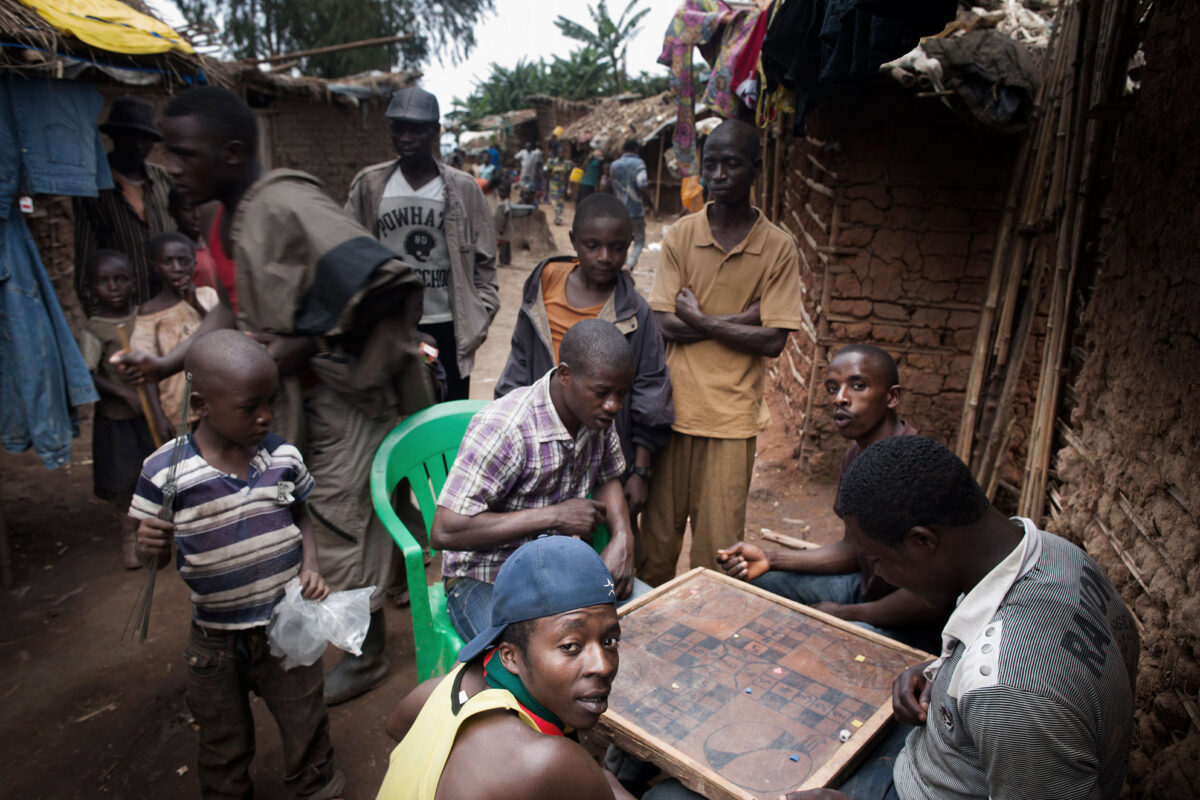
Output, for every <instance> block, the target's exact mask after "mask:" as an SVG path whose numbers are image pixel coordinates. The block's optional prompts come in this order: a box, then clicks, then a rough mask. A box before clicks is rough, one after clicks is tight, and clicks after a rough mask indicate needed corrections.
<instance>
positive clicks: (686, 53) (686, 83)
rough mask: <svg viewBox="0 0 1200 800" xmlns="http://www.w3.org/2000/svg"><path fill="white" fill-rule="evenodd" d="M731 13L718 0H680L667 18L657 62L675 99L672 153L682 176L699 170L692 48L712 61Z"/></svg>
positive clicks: (696, 172) (714, 58) (693, 173)
mask: <svg viewBox="0 0 1200 800" xmlns="http://www.w3.org/2000/svg"><path fill="white" fill-rule="evenodd" d="M732 16H733V11H732V10H731V9H730V8H729V6H727V5H725V4H724V3H722V2H719V0H684V3H683V5H682V6H681V7H680V9H679V10H678V11H677V12H675V16H674V17H672V18H671V24H670V25H668V26H667V33H666V35H665V36H664V37H663V49H662V53H661V54H660V55H659V57H658V63H660V64H664V65H666V66H668V67H670V69H671V78H670V81H669V85H670V88H671V92H672V93H673V94H674V95H675V97H676V98H677V100H678V102H679V118H678V120H677V121H676V123H675V136H674V138H673V143H674V146H675V156H676V158H678V159H679V173H680V175H681V176H683V177H687V176H689V175H696V174H698V173H699V171H700V170H699V166H698V164H697V159H696V86H695V82H694V81H693V78H692V52H693V51H694V50H695V48H697V47H699V48H700V54H701V55H702V56H704V58H705V59H706V60H707V61H708V62H709V63H710V64H711V63H713V62H714V61H716V54H717V49H718V46H719V44H720V38H719V34H720V30H721V25H722V24H724V22H725V21H726V20H728V19H730V18H731V17H732Z"/></svg>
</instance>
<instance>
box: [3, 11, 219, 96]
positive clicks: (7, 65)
mask: <svg viewBox="0 0 1200 800" xmlns="http://www.w3.org/2000/svg"><path fill="white" fill-rule="evenodd" d="M123 4H124V5H126V6H128V7H129V8H131V9H132V10H134V11H136V12H138V13H140V14H145V15H146V16H148V17H151V18H152V19H154V20H157V21H158V22H162V20H159V19H158V17H156V16H155V15H154V13H153V12H151V10H150V9H149V8H148V7H147V6H146V4H145V3H143V2H142V0H123ZM0 42H3V43H4V44H5V45H7V46H5V47H0V70H4V71H10V72H17V71H19V72H32V73H40V74H50V75H52V76H54V77H74V75H76V74H79V73H80V72H82V71H84V70H86V69H96V70H99V71H100V72H102V73H104V74H106V75H108V77H110V78H112V79H114V80H116V81H119V82H123V83H142V84H145V83H153V82H158V81H161V80H164V79H166V80H167V81H168V82H170V81H178V82H182V79H183V78H184V77H185V76H186V77H187V78H189V79H192V78H194V77H195V76H196V75H197V74H199V73H200V72H202V71H203V72H205V73H206V74H207V77H208V79H209V80H210V82H217V83H223V82H225V81H224V77H225V76H224V74H223V71H222V70H221V68H220V67H219V66H217V67H216V69H215V71H214V72H212V73H210V72H209V63H208V62H211V63H212V64H218V65H219V63H220V62H213V61H212V60H211V59H204V58H203V57H201V56H199V55H197V54H194V53H184V52H180V51H179V50H170V51H168V52H164V53H153V54H145V55H131V54H127V53H117V52H112V51H109V50H105V49H103V48H102V47H98V46H95V45H89V44H87V43H85V42H83V41H81V40H79V39H77V38H76V37H75V36H73V35H71V34H70V33H66V32H64V31H62V30H59V29H58V28H56V27H55V26H54V25H53V24H51V23H50V22H49V21H48V20H46V19H45V18H44V17H42V16H41V15H40V14H38V12H37V11H35V10H34V9H32V8H30V7H29V6H26V5H24V4H22V3H20V2H18V1H17V0H8V2H5V3H2V4H0Z"/></svg>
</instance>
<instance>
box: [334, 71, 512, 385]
mask: <svg viewBox="0 0 1200 800" xmlns="http://www.w3.org/2000/svg"><path fill="white" fill-rule="evenodd" d="M387 118H388V124H389V126H390V128H391V135H392V144H393V145H394V146H395V148H396V154H397V155H398V156H399V157H398V158H397V159H395V160H394V161H385V162H384V163H382V164H376V165H374V166H371V167H367V168H366V169H364V170H363V171H362V172H360V173H358V175H357V176H355V178H354V181H353V183H351V184H350V197H349V199H348V200H347V201H346V211H347V213H349V214H350V216H352V217H354V218H355V219H357V220H358V221H359V223H360V224H361V225H362V226H363V227H364V228H366V229H367V230H369V231H373V232H374V233H375V238H376V239H378V240H379V241H380V242H382V243H383V244H384V245H386V246H387V247H388V248H389V249H391V250H393V251H395V252H397V253H399V254H400V257H401V258H403V259H404V261H405V262H406V263H407V264H409V265H410V266H412V268H413V269H415V270H416V271H417V272H418V273H420V275H421V277H422V278H423V279H424V281H425V307H424V311H423V313H422V314H421V322H420V324H419V326H418V328H419V330H420V331H421V333H423V334H425V335H426V336H429V337H431V338H432V339H433V340H434V341H435V342H436V343H437V349H438V360H439V361H440V362H441V364H442V367H443V368H444V369H445V370H446V379H447V380H446V384H447V392H446V397H444V398H443V399H445V400H465V399H466V398H467V397H468V396H469V394H470V388H471V385H470V375H471V368H472V367H473V366H474V364H475V351H476V349H478V348H479V345H481V344H483V341H484V339H486V338H487V331H488V327H489V326H490V325H491V324H492V319H493V318H494V317H495V316H496V311H497V310H498V309H499V308H500V287H499V284H498V282H497V280H496V231H495V228H494V226H493V225H492V216H491V213H490V212H489V211H488V206H487V201H486V200H484V198H483V192H482V191H481V190H480V189H479V184H478V183H476V182H475V179H474V178H472V177H471V176H470V175H468V174H467V173H465V172H462V171H461V170H457V169H454V168H453V167H451V166H448V165H447V164H444V163H442V162H441V161H439V160H437V159H436V158H434V147H435V145H436V143H437V141H438V135H439V133H440V132H441V123H440V120H441V112H440V110H439V108H438V101H437V98H436V97H434V96H433V95H432V94H430V93H429V92H427V91H425V90H424V89H421V88H419V87H416V86H410V87H408V88H407V89H401V90H399V91H398V92H396V93H395V94H393V95H392V101H391V103H390V104H389V105H388V109H387Z"/></svg>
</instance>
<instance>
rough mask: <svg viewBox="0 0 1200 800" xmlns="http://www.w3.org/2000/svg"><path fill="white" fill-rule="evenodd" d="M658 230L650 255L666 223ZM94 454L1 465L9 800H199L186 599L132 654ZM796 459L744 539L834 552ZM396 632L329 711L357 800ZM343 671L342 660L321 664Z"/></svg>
mask: <svg viewBox="0 0 1200 800" xmlns="http://www.w3.org/2000/svg"><path fill="white" fill-rule="evenodd" d="M569 211H570V208H569V207H568V212H569ZM648 223H649V224H647V236H648V239H649V242H650V243H651V244H653V243H656V242H658V241H659V240H660V239H661V237H662V232H663V226H664V224H665V223H664V222H654V221H648ZM568 224H569V215H568ZM552 229H553V231H554V235H555V238H556V240H557V241H558V243H559V245H560V247H561V250H562V252H564V253H566V252H570V251H569V243H568V240H567V228H566V227H557V228H552ZM513 259H514V263H513V265H512V266H509V267H502V268H501V269H500V297H501V303H502V307H501V310H500V312H499V314H498V315H497V318H496V321H495V324H494V325H493V327H492V330H491V335H490V336H489V338H488V341H487V342H486V343H485V344H484V345H483V347H482V348H481V349H480V351H479V355H478V358H477V362H476V368H475V372H474V374H473V375H472V381H471V385H472V388H471V391H472V395H473V396H474V397H478V398H484V399H490V398H491V394H492V386H493V384H494V383H495V380H496V377H497V376H498V375H499V373H500V370H501V367H502V366H503V364H504V360H505V358H506V357H507V354H508V343H509V338H510V335H511V331H512V327H513V324H514V321H515V319H516V313H517V309H518V307H519V304H520V294H521V286H522V284H523V282H524V280H525V277H526V276H527V275H528V274H529V271H530V269H531V268H532V267H533V266H534V260H533V259H532V258H530V257H529V255H528V254H527V253H522V252H517V253H514V254H513ZM657 265H658V254H657V253H656V252H653V251H649V250H648V251H647V252H646V253H645V254H644V255H643V256H642V259H641V261H640V262H639V264H638V267H637V270H636V271H635V273H634V277H635V280H636V282H637V286H638V289H639V290H640V291H642V292H643V293H648V292H649V289H650V286H651V284H652V283H653V280H654V270H655V268H656V267H657ZM782 413H784V408H783V407H782V404H780V407H779V408H774V407H773V408H772V414H773V415H774V417H775V419H776V420H778V419H780V415H781V414H782ZM90 441H91V431H90V427H89V426H87V425H85V426H84V430H83V435H82V436H81V437H80V438H79V439H78V440H77V441H76V444H75V448H74V449H75V452H74V458H73V463H72V465H71V466H70V467H69V468H67V469H62V470H58V471H56V472H47V471H46V470H45V469H44V468H43V467H42V466H41V463H40V462H39V461H38V459H37V458H36V457H35V456H34V455H33V454H32V453H26V454H23V455H12V454H7V453H0V512H2V514H3V518H4V521H5V523H6V524H7V528H8V533H9V538H10V541H11V547H12V556H13V569H14V574H15V586H14V588H13V589H12V590H10V591H5V592H0V619H2V620H3V621H4V628H3V631H2V632H0V703H2V707H3V713H2V715H0V776H2V777H0V783H2V785H3V787H4V789H3V795H4V796H5V797H12V798H22V800H38V798H45V799H46V800H60V799H61V800H67V799H68V798H81V799H82V798H100V797H110V798H131V799H136V798H161V797H174V798H178V799H179V800H188V799H189V798H194V797H198V795H199V791H198V788H197V785H196V780H195V734H194V732H193V730H192V727H191V725H190V721H189V715H188V712H187V708H186V705H185V703H184V698H183V684H184V671H183V667H184V662H183V657H182V653H183V647H184V643H185V637H186V635H187V628H188V619H189V615H190V608H189V602H188V596H187V591H186V588H185V586H184V584H183V582H182V581H180V580H179V578H178V575H177V574H176V573H175V572H174V570H173V569H171V568H168V569H166V570H164V571H162V572H160V573H159V580H158V587H157V592H156V594H155V598H154V606H153V619H152V621H151V625H150V635H149V638H148V639H147V641H146V643H145V644H144V645H138V644H134V643H133V642H131V641H128V640H122V638H121V635H122V629H123V628H124V626H125V623H126V620H127V618H128V616H129V611H130V608H131V606H132V604H133V602H134V598H135V596H136V595H137V593H138V590H139V588H140V587H141V586H142V583H143V581H144V579H145V572H144V571H138V572H127V571H126V570H124V569H122V568H121V563H120V554H119V546H118V543H119V528H118V523H117V518H116V516H115V514H114V512H113V511H112V510H111V509H110V508H109V507H108V506H107V505H106V504H104V503H102V502H100V501H98V500H96V499H95V498H93V497H92V492H91V453H90ZM791 450H792V447H791V443H790V442H787V441H784V440H783V435H782V432H781V427H780V426H779V425H775V426H773V427H772V429H771V430H770V431H768V432H767V433H766V434H764V435H763V436H762V437H760V439H759V454H758V462H757V465H756V467H755V477H754V483H753V487H752V490H751V493H750V505H749V511H748V518H747V526H746V527H747V536H748V538H750V539H757V538H759V537H760V535H761V533H762V532H763V530H771V531H775V532H777V533H782V534H787V535H791V536H796V537H801V538H804V539H809V540H813V541H817V542H826V541H831V540H832V539H834V538H837V537H838V536H840V526H839V525H838V524H837V520H836V517H834V516H833V514H832V512H831V511H830V506H831V505H832V500H833V487H832V486H830V485H825V484H805V483H804V482H803V481H802V480H801V479H800V478H799V477H798V476H797V475H796V473H795V471H794V468H793V466H792V464H791V457H790V454H791ZM367 457H370V456H369V455H368V454H364V458H367ZM685 553H686V550H685ZM386 616H387V621H388V645H387V651H388V654H389V657H390V658H391V660H392V672H391V676H390V677H389V678H388V680H387V682H386V683H384V684H383V685H382V686H381V687H380V688H378V689H376V690H375V691H373V692H371V693H369V694H367V695H365V696H363V697H360V698H358V699H356V700H353V701H351V702H349V703H345V704H343V705H341V706H337V707H335V708H333V709H330V721H331V725H332V731H333V740H334V745H335V748H336V759H337V763H338V766H339V767H340V768H341V769H342V770H343V771H344V772H345V773H346V776H347V779H348V784H347V790H346V793H345V797H346V798H347V800H369V798H373V797H374V796H375V793H376V791H377V790H378V787H379V783H380V781H381V780H382V778H383V774H384V772H385V771H386V769H387V759H388V753H389V752H390V750H391V747H392V745H393V742H392V741H391V740H390V739H389V738H388V736H387V734H385V733H384V731H383V721H384V719H385V717H386V716H387V714H388V712H389V711H390V710H391V709H392V708H393V707H394V706H395V704H396V703H397V702H398V701H399V700H400V698H401V697H403V695H404V694H405V693H406V692H407V691H408V690H409V689H410V688H412V686H413V685H414V683H415V670H414V666H413V652H412V647H413V645H412V637H411V624H410V621H409V617H408V614H407V611H406V610H401V609H395V608H391V607H389V608H388V609H387V613H386ZM338 655H339V654H338V653H337V652H336V651H332V649H331V652H328V653H326V659H327V661H332V659H334V658H336V657H337V656H338ZM254 707H255V719H256V722H257V732H258V737H257V738H258V754H257V757H256V758H255V761H254V765H253V767H252V774H253V776H254V779H255V786H256V796H257V797H259V798H262V800H275V799H276V798H280V799H282V798H284V797H286V794H285V792H284V788H283V783H282V780H281V774H282V755H281V749H280V745H279V738H278V734H277V733H276V731H275V730H274V725H273V722H272V721H271V718H270V715H269V714H268V713H267V712H266V709H265V708H264V707H263V704H262V702H261V701H259V700H255V701H254Z"/></svg>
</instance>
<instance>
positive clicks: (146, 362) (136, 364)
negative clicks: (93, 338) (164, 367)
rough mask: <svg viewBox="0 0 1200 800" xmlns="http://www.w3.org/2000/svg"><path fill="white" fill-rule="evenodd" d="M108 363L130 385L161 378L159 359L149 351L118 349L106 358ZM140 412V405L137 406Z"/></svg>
mask: <svg viewBox="0 0 1200 800" xmlns="http://www.w3.org/2000/svg"><path fill="white" fill-rule="evenodd" d="M108 360H109V363H111V364H112V365H113V366H114V367H116V368H117V374H118V375H120V376H121V380H123V381H125V382H126V383H128V384H130V385H131V386H141V385H142V384H144V383H158V382H159V381H160V380H162V375H161V368H160V366H159V360H158V359H157V358H155V357H154V356H152V355H150V354H149V353H143V352H141V351H140V350H134V351H132V352H131V351H129V350H118V351H117V352H115V353H113V354H112V355H111V356H109V358H108ZM138 413H139V414H140V413H141V406H140V405H139V406H138Z"/></svg>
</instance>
